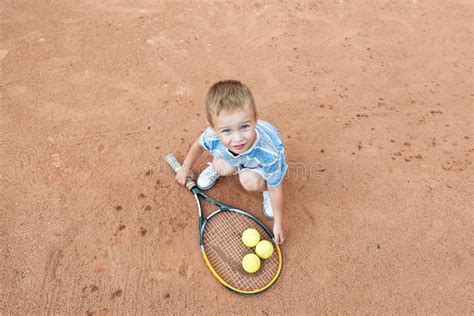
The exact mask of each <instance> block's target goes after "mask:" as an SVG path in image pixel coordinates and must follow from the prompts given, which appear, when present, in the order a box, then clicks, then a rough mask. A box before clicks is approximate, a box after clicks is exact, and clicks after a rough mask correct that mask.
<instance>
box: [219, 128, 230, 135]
mask: <svg viewBox="0 0 474 316" xmlns="http://www.w3.org/2000/svg"><path fill="white" fill-rule="evenodd" d="M221 132H222V133H224V134H228V133H229V132H230V129H228V128H226V129H223V130H222V131H221Z"/></svg>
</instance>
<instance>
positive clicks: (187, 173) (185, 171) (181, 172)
mask: <svg viewBox="0 0 474 316" xmlns="http://www.w3.org/2000/svg"><path fill="white" fill-rule="evenodd" d="M193 177H194V175H193V172H192V171H191V169H190V168H189V167H186V166H181V168H179V169H178V172H176V177H175V179H176V181H178V183H179V184H181V185H185V184H186V179H187V178H193Z"/></svg>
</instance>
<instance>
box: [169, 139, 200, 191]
mask: <svg viewBox="0 0 474 316" xmlns="http://www.w3.org/2000/svg"><path fill="white" fill-rule="evenodd" d="M203 152H204V148H202V147H201V144H199V139H198V140H196V141H195V142H194V143H193V144H192V145H191V148H189V151H188V154H187V155H186V158H185V159H184V161H183V164H182V165H181V168H179V170H178V172H177V173H176V181H178V182H179V183H180V184H182V185H184V184H185V183H186V178H187V177H189V176H191V175H192V172H191V170H192V168H193V166H194V164H195V163H196V161H197V160H198V159H199V157H200V156H201V154H202V153H203Z"/></svg>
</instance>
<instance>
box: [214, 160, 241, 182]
mask: <svg viewBox="0 0 474 316" xmlns="http://www.w3.org/2000/svg"><path fill="white" fill-rule="evenodd" d="M212 167H213V168H214V170H215V171H216V172H217V173H218V174H219V175H220V176H223V177H225V176H231V175H234V174H236V173H237V169H236V168H235V167H234V166H232V165H231V164H230V163H228V162H227V161H225V160H224V159H219V158H215V157H214V160H213V161H212Z"/></svg>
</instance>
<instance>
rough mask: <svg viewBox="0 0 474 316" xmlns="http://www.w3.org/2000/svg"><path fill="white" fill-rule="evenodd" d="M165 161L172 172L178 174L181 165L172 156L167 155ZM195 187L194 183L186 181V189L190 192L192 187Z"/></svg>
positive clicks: (188, 179) (189, 180)
mask: <svg viewBox="0 0 474 316" xmlns="http://www.w3.org/2000/svg"><path fill="white" fill-rule="evenodd" d="M165 161H166V162H167V163H168V165H170V167H171V168H172V169H173V170H174V172H178V170H179V168H181V164H180V163H179V161H178V159H176V157H175V156H174V155H173V154H168V155H166V156H165ZM195 186H196V182H194V181H193V180H191V179H190V178H187V179H186V188H188V190H190V191H191V189H192V188H193V187H195Z"/></svg>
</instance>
